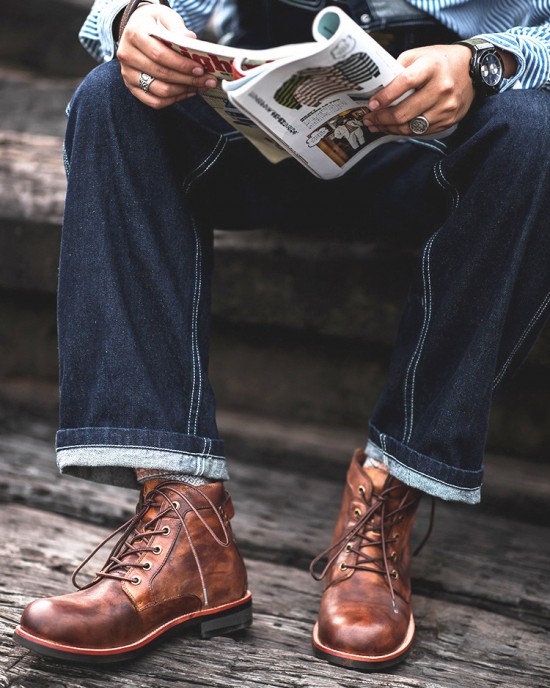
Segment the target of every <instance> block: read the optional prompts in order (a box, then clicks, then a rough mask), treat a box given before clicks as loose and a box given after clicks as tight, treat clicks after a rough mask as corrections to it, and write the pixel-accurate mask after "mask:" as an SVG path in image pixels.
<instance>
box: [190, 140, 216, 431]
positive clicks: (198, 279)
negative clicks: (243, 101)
mask: <svg viewBox="0 0 550 688" xmlns="http://www.w3.org/2000/svg"><path fill="white" fill-rule="evenodd" d="M225 145H226V140H225V138H224V137H223V136H220V137H219V138H218V140H217V141H216V145H215V146H214V148H213V149H212V151H211V153H210V154H209V155H208V156H207V157H206V158H205V159H204V160H203V161H202V162H201V164H200V165H199V166H198V167H197V168H196V169H195V170H193V172H191V173H190V174H189V176H188V177H187V178H186V179H185V180H184V182H183V193H184V194H187V193H188V192H189V190H190V188H191V187H192V186H193V184H194V183H195V182H196V181H197V180H198V179H200V177H201V176H202V175H203V174H205V173H206V172H207V171H208V170H209V169H210V168H211V167H212V165H213V164H214V163H215V162H216V160H217V159H218V158H219V157H220V155H221V154H222V153H223V150H224V148H225ZM218 149H219V150H218ZM201 168H203V169H201ZM191 225H192V228H193V235H194V237H195V246H196V250H195V284H194V291H193V308H192V319H191V347H192V351H193V368H192V369H193V383H192V387H191V399H190V404H189V417H188V420H187V432H188V433H191V432H193V433H194V434H196V432H197V425H198V418H199V407H200V400H201V397H202V371H201V366H200V351H199V343H198V334H197V331H198V312H199V303H200V297H201V290H202V272H201V258H202V248H201V242H200V238H199V233H198V232H197V226H196V224H195V218H194V217H193V216H191ZM197 371H198V372H197ZM197 378H198V391H197V394H196V396H197V401H196V405H195V404H194V399H195V386H196V381H197ZM193 409H195V411H193ZM193 416H194V418H193Z"/></svg>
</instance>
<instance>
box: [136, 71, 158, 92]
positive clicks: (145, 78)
mask: <svg viewBox="0 0 550 688" xmlns="http://www.w3.org/2000/svg"><path fill="white" fill-rule="evenodd" d="M154 80H155V77H154V76H150V75H149V74H145V72H141V74H140V75H139V82H138V86H139V87H140V88H141V90H142V91H143V92H144V93H148V92H149V88H150V87H151V84H152V83H153V81H154Z"/></svg>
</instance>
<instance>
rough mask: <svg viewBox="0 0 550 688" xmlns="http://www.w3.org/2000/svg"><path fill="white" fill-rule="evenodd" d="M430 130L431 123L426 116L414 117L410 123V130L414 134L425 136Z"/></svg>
mask: <svg viewBox="0 0 550 688" xmlns="http://www.w3.org/2000/svg"><path fill="white" fill-rule="evenodd" d="M429 128H430V123H429V122H428V120H427V119H426V118H425V117H424V115H418V117H414V118H413V119H411V121H410V122H409V129H410V130H411V131H412V133H413V134H417V135H421V134H425V133H426V132H427V131H428V129H429Z"/></svg>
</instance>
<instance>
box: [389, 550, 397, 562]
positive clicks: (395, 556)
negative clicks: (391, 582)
mask: <svg viewBox="0 0 550 688" xmlns="http://www.w3.org/2000/svg"><path fill="white" fill-rule="evenodd" d="M389 558H390V561H397V552H395V551H394V552H392V553H391V554H390V557H389Z"/></svg>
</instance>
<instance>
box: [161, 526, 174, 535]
mask: <svg viewBox="0 0 550 688" xmlns="http://www.w3.org/2000/svg"><path fill="white" fill-rule="evenodd" d="M171 532H172V530H171V529H170V526H164V528H163V529H162V534H163V535H170V533H171Z"/></svg>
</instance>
